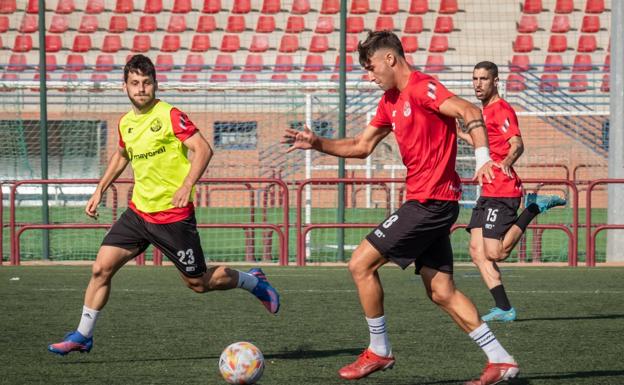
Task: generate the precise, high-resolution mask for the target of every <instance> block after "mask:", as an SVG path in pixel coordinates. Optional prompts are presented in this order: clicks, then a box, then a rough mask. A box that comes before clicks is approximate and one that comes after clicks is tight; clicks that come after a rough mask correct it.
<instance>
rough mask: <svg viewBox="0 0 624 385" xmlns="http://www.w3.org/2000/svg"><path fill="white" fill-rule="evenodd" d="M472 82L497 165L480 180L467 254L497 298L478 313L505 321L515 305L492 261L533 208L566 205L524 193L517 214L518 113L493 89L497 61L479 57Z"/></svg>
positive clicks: (503, 253) (507, 249)
mask: <svg viewBox="0 0 624 385" xmlns="http://www.w3.org/2000/svg"><path fill="white" fill-rule="evenodd" d="M472 85H473V88H474V91H475V95H476V97H477V99H479V100H480V101H481V104H482V106H483V120H484V121H485V124H486V127H487V134H488V141H489V143H490V154H491V156H492V160H494V162H496V163H497V165H498V167H495V168H494V169H493V171H494V179H492V181H491V182H490V183H484V184H483V187H482V190H481V195H480V197H479V199H478V200H477V205H476V206H475V208H474V209H473V211H472V218H471V219H470V223H469V225H468V227H467V228H466V229H467V230H468V231H469V232H470V256H471V257H472V261H473V262H474V264H475V265H476V266H477V267H478V268H479V271H480V272H481V276H482V277H483V280H484V281H485V284H486V286H487V287H488V289H489V290H490V293H492V296H493V297H494V301H495V304H496V305H495V307H493V308H492V309H491V310H490V312H489V313H488V314H486V315H484V316H483V317H482V319H483V320H484V321H502V322H510V321H513V320H515V319H516V310H515V309H514V308H513V307H512V306H511V304H510V302H509V299H508V298H507V293H506V292H505V288H504V286H503V282H502V278H501V272H500V270H499V268H498V266H497V265H496V262H500V261H503V260H505V259H506V258H507V257H509V254H510V253H511V251H512V250H513V248H514V246H515V245H516V244H517V243H518V241H519V240H520V238H521V237H522V234H524V231H525V230H526V228H527V226H528V225H529V223H530V222H531V220H533V218H535V216H536V215H537V214H539V213H540V212H544V211H546V210H548V209H550V208H552V207H555V206H560V205H565V204H566V201H565V200H564V199H562V198H560V197H558V196H556V195H539V196H536V195H535V194H529V195H528V196H527V203H526V204H525V207H526V208H525V210H524V211H523V212H522V213H521V214H520V216H517V215H516V212H517V211H518V207H520V201H521V197H522V182H521V181H520V178H519V177H518V175H517V174H516V172H515V171H514V169H513V165H514V164H515V163H516V161H517V160H518V158H519V157H520V155H522V152H523V151H524V145H523V143H522V136H521V135H520V129H519V128H518V118H517V117H516V113H515V112H514V110H513V108H511V106H510V105H509V103H507V102H506V101H505V100H503V99H502V98H501V97H500V96H499V95H498V89H497V85H498V67H497V66H496V64H494V63H492V62H489V61H483V62H480V63H478V64H477V65H476V66H475V67H474V70H473V73H472ZM458 135H459V136H460V137H461V138H462V139H464V140H466V141H467V142H469V143H471V144H472V143H473V141H472V138H471V137H470V135H467V134H465V133H463V132H462V131H461V130H459V129H458Z"/></svg>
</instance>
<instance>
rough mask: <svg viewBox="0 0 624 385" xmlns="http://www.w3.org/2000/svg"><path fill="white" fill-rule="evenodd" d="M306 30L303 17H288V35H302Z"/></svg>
mask: <svg viewBox="0 0 624 385" xmlns="http://www.w3.org/2000/svg"><path fill="white" fill-rule="evenodd" d="M304 29H305V20H304V18H303V16H288V21H287V22H286V31H285V32H286V33H300V32H303V30H304Z"/></svg>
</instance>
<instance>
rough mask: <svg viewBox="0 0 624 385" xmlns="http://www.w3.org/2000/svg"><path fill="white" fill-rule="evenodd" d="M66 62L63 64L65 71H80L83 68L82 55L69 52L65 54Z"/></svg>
mask: <svg viewBox="0 0 624 385" xmlns="http://www.w3.org/2000/svg"><path fill="white" fill-rule="evenodd" d="M66 63H67V64H66V65H65V72H80V71H83V70H84V69H85V62H84V56H82V55H76V54H70V55H67V62H66Z"/></svg>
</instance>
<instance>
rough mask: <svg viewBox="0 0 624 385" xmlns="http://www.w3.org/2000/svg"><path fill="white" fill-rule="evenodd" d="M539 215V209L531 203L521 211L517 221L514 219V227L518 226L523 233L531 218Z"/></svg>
mask: <svg viewBox="0 0 624 385" xmlns="http://www.w3.org/2000/svg"><path fill="white" fill-rule="evenodd" d="M539 213H540V210H539V207H538V206H537V205H536V204H535V203H531V204H530V205H528V206H527V207H526V208H525V209H524V211H522V213H521V214H520V216H519V217H518V219H516V223H515V225H516V226H518V227H519V228H520V230H522V232H525V231H526V228H527V226H528V225H529V223H531V221H532V220H533V218H535V217H536V216H537V214H539Z"/></svg>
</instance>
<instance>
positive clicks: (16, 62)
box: [7, 54, 27, 71]
mask: <svg viewBox="0 0 624 385" xmlns="http://www.w3.org/2000/svg"><path fill="white" fill-rule="evenodd" d="M26 68H27V65H26V55H23V54H11V56H10V57H9V65H8V66H7V71H24V70H26Z"/></svg>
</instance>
